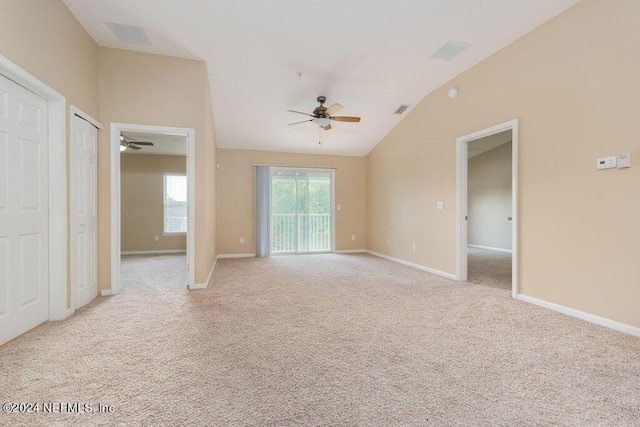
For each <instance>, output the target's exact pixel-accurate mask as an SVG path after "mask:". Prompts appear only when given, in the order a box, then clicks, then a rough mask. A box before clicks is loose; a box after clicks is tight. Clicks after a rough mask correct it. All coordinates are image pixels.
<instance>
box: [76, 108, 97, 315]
mask: <svg viewBox="0 0 640 427" xmlns="http://www.w3.org/2000/svg"><path fill="white" fill-rule="evenodd" d="M75 116H78V117H79V118H80V119H82V120H86V121H87V122H89V123H90V124H91V125H92V126H94V127H95V128H96V129H97V130H98V132H100V129H102V124H101V123H100V122H99V121H97V120H96V119H94V118H93V117H91V116H90V115H89V114H87V113H85V112H84V111H82V110H81V109H79V108H78V107H76V106H75V105H73V104H71V105H70V106H69V132H70V133H71V135H69V139H70V146H69V159H70V163H69V176H70V177H73V171H74V166H73V159H74V158H75V155H74V154H75V150H76V149H75V146H76V144H75V142H76V141H75V133H74V132H73V120H74V118H75ZM97 149H98V146H97V144H96V150H97ZM96 167H97V165H96ZM93 191H95V196H96V201H97V198H98V176H97V175H96V182H95V183H94V188H93ZM74 202H75V197H74V196H73V182H70V183H69V231H70V235H71V236H73V235H74V234H75V231H74V223H73V215H74V212H75V209H74V207H75V203H74ZM96 209H97V204H96ZM96 215H97V212H96ZM74 241H75V239H73V238H72V239H70V240H69V284H70V286H71V292H69V298H70V303H71V306H70V307H71V309H72V310H74V311H75V309H76V306H75V304H76V302H75V301H74V294H75V292H74V290H75V286H74V280H75V277H74V274H73V272H74V271H75V268H74V267H75V263H76V262H77V260H76V258H75V255H74V254H75V253H76V252H75V250H74V247H75V244H74ZM97 250H98V240H97V230H96V253H97ZM94 269H95V275H96V276H95V277H96V282H97V277H98V263H97V259H96V264H95V265H94Z"/></svg>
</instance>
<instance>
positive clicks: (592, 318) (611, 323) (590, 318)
mask: <svg viewBox="0 0 640 427" xmlns="http://www.w3.org/2000/svg"><path fill="white" fill-rule="evenodd" d="M516 298H517V299H518V300H520V301H524V302H528V303H529V304H535V305H537V306H540V307H544V308H548V309H549V310H553V311H557V312H558V313H562V314H566V315H567V316H572V317H577V318H578V319H581V320H585V321H587V322H590V323H595V324H596V325H600V326H604V327H607V328H610V329H614V330H616V331H619V332H624V333H625V334H629V335H634V336H636V337H640V328H636V327H635V326H631V325H627V324H626V323H620V322H616V321H615V320H611V319H607V318H606V317H600V316H596V315H595V314H590V313H585V312H584V311H580V310H576V309H574V308H569V307H565V306H563V305H559V304H555V303H552V302H548V301H545V300H541V299H538V298H534V297H530V296H527V295H522V294H518V295H517V296H516Z"/></svg>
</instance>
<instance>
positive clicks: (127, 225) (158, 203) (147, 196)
mask: <svg viewBox="0 0 640 427" xmlns="http://www.w3.org/2000/svg"><path fill="white" fill-rule="evenodd" d="M127 151H129V150H127ZM186 171H187V159H186V157H184V156H152V155H147V154H121V155H120V176H121V181H120V183H121V186H122V189H121V193H120V195H121V200H122V202H121V206H120V209H121V218H120V220H121V232H122V238H121V240H120V244H121V249H122V252H126V251H133V252H138V251H166V250H186V249H187V237H186V236H185V235H174V236H165V235H163V234H164V174H165V173H182V174H184V173H186ZM155 236H158V237H159V240H158V241H156V240H155Z"/></svg>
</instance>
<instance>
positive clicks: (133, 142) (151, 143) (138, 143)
mask: <svg viewBox="0 0 640 427" xmlns="http://www.w3.org/2000/svg"><path fill="white" fill-rule="evenodd" d="M131 143H132V144H136V145H149V146H151V147H153V142H147V141H131Z"/></svg>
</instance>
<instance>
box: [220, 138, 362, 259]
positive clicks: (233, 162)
mask: <svg viewBox="0 0 640 427" xmlns="http://www.w3.org/2000/svg"><path fill="white" fill-rule="evenodd" d="M218 163H219V164H220V168H219V169H218V249H219V253H220V254H245V253H254V252H255V246H254V245H255V235H254V168H253V164H254V163H259V164H269V165H272V166H301V167H302V166H327V167H335V168H336V172H335V203H336V205H337V204H340V205H341V210H339V211H336V250H346V249H365V248H366V243H367V242H366V201H365V187H366V186H365V160H364V158H363V157H346V156H321V155H309V154H289V153H277V152H267V151H249V150H227V149H224V150H223V149H219V150H218ZM352 234H355V235H356V240H355V241H352V240H351V235H352ZM240 237H244V238H245V243H244V244H241V243H240Z"/></svg>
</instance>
